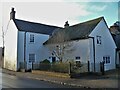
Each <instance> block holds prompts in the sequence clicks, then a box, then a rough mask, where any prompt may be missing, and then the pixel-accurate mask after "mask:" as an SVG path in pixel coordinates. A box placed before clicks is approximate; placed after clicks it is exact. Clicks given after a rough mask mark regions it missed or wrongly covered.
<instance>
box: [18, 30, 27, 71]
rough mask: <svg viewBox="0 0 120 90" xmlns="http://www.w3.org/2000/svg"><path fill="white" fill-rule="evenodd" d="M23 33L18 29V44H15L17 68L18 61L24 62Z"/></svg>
mask: <svg viewBox="0 0 120 90" xmlns="http://www.w3.org/2000/svg"><path fill="white" fill-rule="evenodd" d="M24 33H25V32H22V31H18V44H17V60H18V62H17V69H19V67H20V66H19V64H20V62H24Z"/></svg>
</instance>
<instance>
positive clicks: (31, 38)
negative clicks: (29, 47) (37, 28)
mask: <svg viewBox="0 0 120 90" xmlns="http://www.w3.org/2000/svg"><path fill="white" fill-rule="evenodd" d="M30 42H34V34H30Z"/></svg>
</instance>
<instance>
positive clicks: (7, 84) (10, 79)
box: [0, 73, 71, 88]
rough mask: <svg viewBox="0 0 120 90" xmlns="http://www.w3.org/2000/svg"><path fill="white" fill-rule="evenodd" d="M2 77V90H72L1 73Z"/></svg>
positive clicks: (58, 85)
mask: <svg viewBox="0 0 120 90" xmlns="http://www.w3.org/2000/svg"><path fill="white" fill-rule="evenodd" d="M0 75H2V83H0V85H1V84H2V88H71V87H70V86H65V85H61V84H54V83H50V82H45V81H39V80H35V79H30V78H24V77H23V78H22V77H17V76H12V75H8V74H5V73H3V74H1V73H0ZM0 79H1V78H0Z"/></svg>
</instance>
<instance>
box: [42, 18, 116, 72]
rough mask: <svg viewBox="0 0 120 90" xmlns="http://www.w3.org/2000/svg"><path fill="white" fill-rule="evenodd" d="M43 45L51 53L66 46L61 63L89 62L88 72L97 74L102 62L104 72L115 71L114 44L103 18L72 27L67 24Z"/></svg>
mask: <svg viewBox="0 0 120 90" xmlns="http://www.w3.org/2000/svg"><path fill="white" fill-rule="evenodd" d="M60 36H61V37H62V40H61V39H60ZM44 45H45V46H47V47H49V48H50V49H49V50H50V51H51V53H52V52H53V50H57V49H56V47H58V49H59V47H62V48H65V46H68V47H66V48H65V49H64V54H63V56H62V59H63V61H64V60H79V61H80V62H82V63H87V62H88V61H89V62H90V72H99V71H100V62H103V61H104V62H105V64H104V65H105V71H107V70H111V69H115V52H116V44H115V42H114V40H113V38H112V35H111V33H110V31H109V29H108V26H107V24H106V21H105V19H104V18H103V17H100V18H97V19H94V20H90V21H86V22H83V23H79V24H76V25H73V26H69V24H68V22H67V23H66V25H65V28H61V29H57V30H56V32H55V33H54V34H53V36H51V37H50V38H49V39H48V40H47V41H46V42H45V43H44ZM61 45H63V46H61ZM51 48H52V49H51ZM61 50H63V49H61ZM54 52H55V51H54ZM56 52H57V51H56ZM54 56H57V55H54Z"/></svg>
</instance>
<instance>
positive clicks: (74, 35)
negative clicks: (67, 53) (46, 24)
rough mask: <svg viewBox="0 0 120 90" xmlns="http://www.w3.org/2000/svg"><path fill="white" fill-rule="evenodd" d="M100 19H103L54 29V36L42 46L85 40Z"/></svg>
mask: <svg viewBox="0 0 120 90" xmlns="http://www.w3.org/2000/svg"><path fill="white" fill-rule="evenodd" d="M102 19H104V18H103V17H100V18H97V19H94V20H90V21H87V22H83V23H79V24H76V25H73V26H69V27H67V28H61V29H56V31H54V34H53V35H52V36H51V37H50V38H49V39H48V40H47V41H46V42H45V43H43V44H44V45H45V44H51V43H60V42H65V41H71V40H78V39H86V38H88V35H89V34H90V33H91V32H92V31H93V30H94V28H95V27H96V26H97V24H98V23H99V22H100V21H101V20H102ZM61 39H62V40H61Z"/></svg>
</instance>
